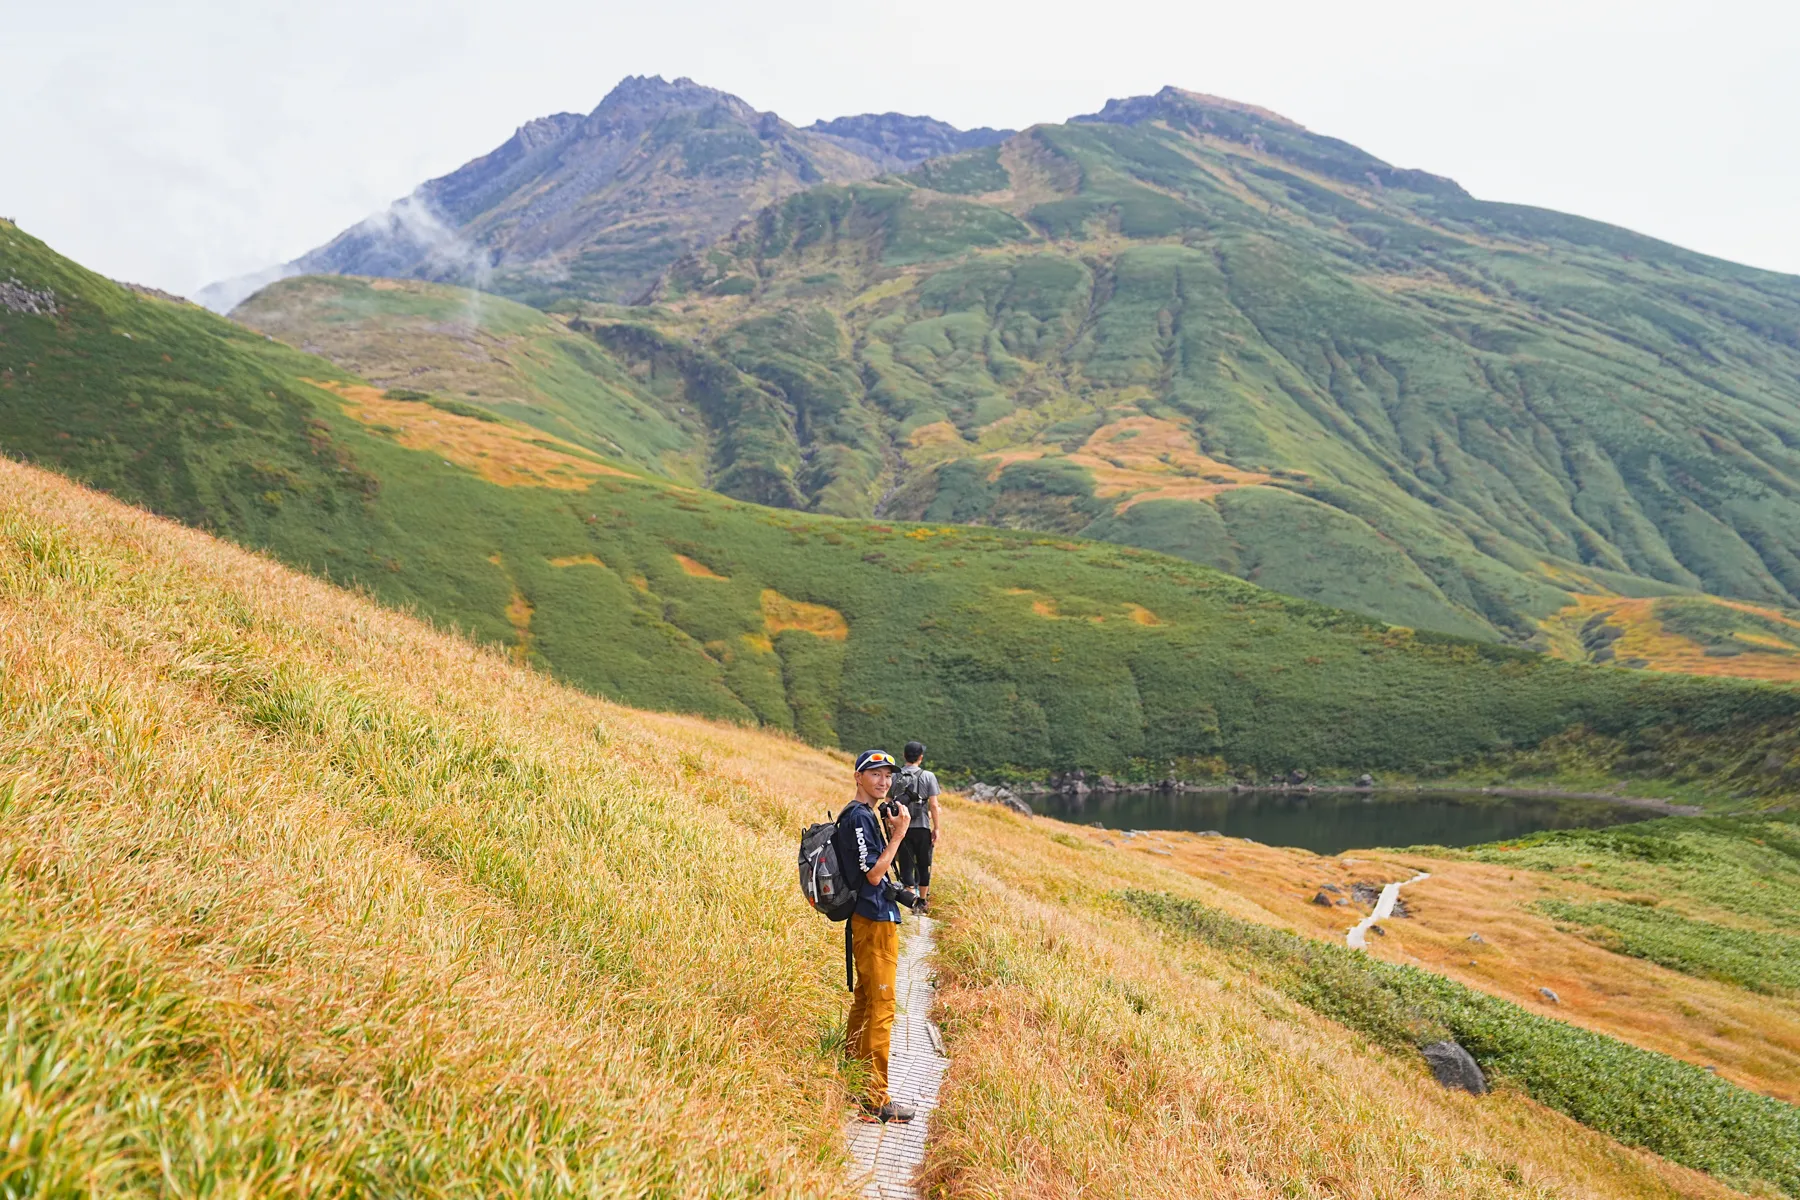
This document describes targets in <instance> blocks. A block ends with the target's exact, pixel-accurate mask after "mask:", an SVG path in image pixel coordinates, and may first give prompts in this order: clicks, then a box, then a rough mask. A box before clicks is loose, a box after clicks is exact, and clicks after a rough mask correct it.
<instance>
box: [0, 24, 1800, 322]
mask: <svg viewBox="0 0 1800 1200" xmlns="http://www.w3.org/2000/svg"><path fill="white" fill-rule="evenodd" d="M0 47H3V48H4V55H3V57H0V62H4V64H5V66H4V70H0V113H3V114H4V115H3V116H0V215H6V216H11V217H14V218H16V219H17V220H18V221H19V223H20V224H21V225H22V226H23V227H24V228H25V229H27V230H28V231H30V232H32V233H34V234H37V235H38V236H40V237H43V238H45V239H46V240H48V241H49V242H50V243H51V244H52V245H53V246H55V247H56V248H57V249H59V250H61V251H63V252H64V253H66V254H69V255H72V256H73V257H75V258H76V259H78V260H80V261H81V262H83V263H85V264H86V265H88V266H91V267H93V268H94V269H96V270H99V271H102V272H104V273H106V274H108V275H111V276H113V277H115V278H120V279H128V280H133V281H137V282H142V283H149V284H154V285H157V286H160V287H164V288H168V289H170V290H172V291H177V292H183V293H187V292H192V291H194V290H196V289H198V288H199V287H200V286H201V285H203V284H205V283H208V282H211V281H213V280H215V279H219V278H222V277H226V276H230V275H235V274H239V273H242V272H246V271H250V270H253V269H256V268H259V267H264V266H268V265H270V264H273V263H276V262H280V261H284V260H286V259H289V258H293V257H294V256H296V255H298V254H300V253H302V252H303V251H305V250H308V249H310V248H312V247H313V246H316V245H318V244H320V243H321V242H324V241H326V240H327V239H329V238H330V237H331V236H332V235H334V234H336V233H337V232H338V231H339V230H341V229H343V228H344V227H345V226H347V225H350V224H352V223H353V222H355V221H357V220H359V219H361V218H362V217H364V216H366V215H368V214H369V213H371V212H374V211H376V210H377V209H380V208H382V207H384V206H385V205H386V204H387V203H389V202H390V201H392V200H394V199H396V198H398V197H400V196H403V195H405V194H406V193H407V192H409V191H411V190H412V188H413V187H414V186H415V185H417V184H418V183H420V182H422V181H424V180H425V179H427V178H430V177H432V176H434V175H439V174H442V173H444V172H446V171H449V170H452V169H454V168H455V167H457V166H458V165H460V164H461V163H463V162H465V161H466V160H468V159H470V158H473V157H475V156H476V155H479V154H483V153H485V152H487V151H488V150H490V149H492V148H493V147H494V146H496V145H497V144H499V143H500V142H501V141H503V140H504V139H505V138H506V137H507V136H509V135H510V134H511V132H512V130H513V129H514V128H515V127H516V126H518V125H519V124H520V123H522V122H524V121H526V120H529V119H530V118H532V117H537V116H541V115H543V114H546V113H550V112H557V111H565V110H566V111H574V112H587V111H588V110H590V109H592V108H593V107H594V105H596V104H597V103H599V101H600V98H601V97H602V96H603V95H605V94H606V92H607V91H608V89H610V88H611V87H612V85H613V84H614V83H616V82H617V81H618V80H619V78H620V77H622V76H624V75H628V74H661V75H663V76H665V77H668V78H674V77H676V76H680V75H688V76H692V77H693V78H694V79H696V80H698V81H699V82H701V83H705V84H709V85H711V86H713V87H718V88H723V89H724V90H726V91H730V92H735V93H737V94H738V95H740V96H742V97H743V98H744V99H745V100H747V101H749V102H750V103H751V104H752V105H754V106H755V107H757V108H759V109H765V110H767V109H772V110H774V111H776V112H778V113H780V114H781V115H782V116H783V117H786V118H787V119H788V120H790V121H793V122H795V123H797V124H806V123H808V122H810V121H812V120H814V119H815V118H818V117H833V116H839V115H843V114H847V113H856V112H868V111H876V112H880V111H887V110H898V111H901V112H908V113H924V114H928V115H930V116H934V117H939V118H941V119H943V120H947V121H950V122H953V123H955V124H957V125H961V126H965V127H967V126H973V125H995V126H1013V127H1022V126H1025V125H1029V124H1032V123H1034V122H1039V121H1060V120H1064V119H1066V118H1068V117H1069V116H1072V115H1074V114H1076V113H1082V112H1091V111H1093V110H1095V109H1098V108H1099V107H1100V106H1101V104H1102V103H1104V102H1105V100H1106V99H1107V98H1108V97H1111V96H1127V95H1136V94H1141V93H1145V92H1152V91H1155V90H1156V89H1157V88H1159V87H1161V86H1162V85H1164V84H1175V85H1177V86H1179V87H1184V88H1189V89H1193V90H1195V91H1202V92H1211V93H1214V94H1217V95H1222V96H1228V97H1231V98H1233V99H1237V100H1243V101H1247V102H1250V103H1255V104H1261V105H1263V106H1265V107H1268V108H1272V109H1274V110H1276V111H1277V112H1280V113H1282V114H1284V115H1286V116H1289V117H1291V118H1293V119H1295V120H1297V121H1300V122H1301V123H1303V124H1305V125H1307V126H1309V127H1310V128H1312V129H1314V130H1317V131H1320V132H1323V133H1328V134H1331V135H1333V136H1336V137H1341V138H1343V139H1345V140H1346V141H1349V142H1353V143H1355V144H1356V145H1359V146H1361V147H1363V148H1364V149H1366V150H1368V151H1370V152H1371V153H1374V154H1377V155H1380V156H1381V157H1383V158H1385V159H1387V160H1389V161H1390V162H1393V163H1394V164H1396V165H1398V166H1404V167H1419V168H1423V169H1425V170H1429V171H1434V172H1437V173H1439V174H1443V175H1449V176H1451V177H1452V178H1455V179H1456V180H1458V181H1459V182H1461V183H1462V184H1463V186H1465V187H1467V188H1468V189H1469V190H1470V191H1472V192H1474V193H1475V194H1476V195H1478V196H1481V197H1484V198H1487V199H1495V200H1511V201H1518V202H1521V203H1528V204H1537V205H1543V206H1545V207H1549V208H1557V209H1562V210H1565V211H1568V212H1575V213H1580V214H1582V215H1584V216H1590V217H1596V218H1599V219H1602V220H1606V221H1612V222H1615V223H1617V224H1620V225H1625V226H1629V227H1630V228H1633V229H1636V230H1640V231H1642V232H1644V233H1649V234H1653V235H1655V236H1658V237H1662V238H1666V239H1668V240H1670V241H1673V242H1677V243H1680V244H1682V245H1684V246H1689V247H1692V248H1694V249H1697V250H1703V251H1706V252H1708V253H1711V254H1717V255H1720V256H1723V257H1725V258H1731V259H1735V260H1738V261H1740V262H1747V263H1752V264H1755V265H1757V266H1762V267H1769V268H1773V269H1777V270H1785V271H1790V272H1796V273H1800V153H1797V152H1796V137H1795V131H1794V119H1795V117H1796V116H1797V115H1800V70H1796V64H1797V63H1800V7H1797V6H1795V5H1792V4H1774V3H1766V4H1753V3H1742V2H1737V0H1714V2H1713V3H1709V4H1702V3H1700V2H1699V0H1688V2H1686V3H1679V4H1675V3H1664V2H1663V0H1637V2H1635V3H1625V2H1615V0H1585V2H1584V0H1517V2H1514V3H1484V4H1459V3H1455V2H1453V0H1442V2H1424V0H1363V2H1361V3H1352V2H1346V0H1263V2H1261V3H1256V4H1246V3H1243V2H1242V0H1232V2H1231V3H1213V2H1210V0H1200V2H1196V0H1139V2H1138V3H1128V4H1093V3H1082V4H1072V3H1067V2H1065V0H1042V2H1040V3H1035V4H1026V3H1017V2H1014V3H996V2H993V0H912V2H910V3H906V4H883V5H869V4H860V5H859V4H844V3H824V2H822V0H790V2H786V3H783V2H779V0H777V2H775V3H770V2H769V0H760V2H758V3H743V2H741V0H740V2H737V3H729V4H727V3H719V2H716V0H700V2H695V3H685V4H684V3H667V2H664V3H661V4H645V3H642V2H641V0H638V2H634V3H630V4H622V3H616V2H615V0H508V2H507V3H497V2H495V0H431V2H429V3H427V2H421V0H308V2H307V3H304V4H302V3H295V2H290V3H284V4H259V3H256V2H255V0H237V2H232V3H227V2H225V0H149V2H148V3H146V2H144V0H133V2H125V0H61V2H59V3H55V4H52V3H47V2H45V0H0Z"/></svg>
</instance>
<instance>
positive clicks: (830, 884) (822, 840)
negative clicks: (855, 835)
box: [800, 808, 856, 921]
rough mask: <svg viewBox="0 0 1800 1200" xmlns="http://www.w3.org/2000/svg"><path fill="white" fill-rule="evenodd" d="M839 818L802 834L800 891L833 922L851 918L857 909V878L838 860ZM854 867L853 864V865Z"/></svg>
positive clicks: (841, 815) (815, 826) (841, 814)
mask: <svg viewBox="0 0 1800 1200" xmlns="http://www.w3.org/2000/svg"><path fill="white" fill-rule="evenodd" d="M849 811H850V810H849V809H848V808H845V809H844V810H843V812H840V813H838V815H837V820H835V821H823V822H820V823H819V824H817V825H808V826H807V827H806V832H805V833H803V834H801V835H800V891H801V894H803V895H804V896H805V897H806V902H807V903H808V904H810V905H812V906H813V911H814V912H818V913H823V914H824V915H825V916H826V918H827V919H829V920H832V921H848V920H849V919H850V914H851V913H852V912H853V911H855V909H856V877H855V873H854V871H848V870H845V869H844V865H843V864H842V863H840V862H839V861H838V852H837V831H838V824H839V822H841V821H842V820H843V819H844V813H846V812H849ZM852 866H854V864H852Z"/></svg>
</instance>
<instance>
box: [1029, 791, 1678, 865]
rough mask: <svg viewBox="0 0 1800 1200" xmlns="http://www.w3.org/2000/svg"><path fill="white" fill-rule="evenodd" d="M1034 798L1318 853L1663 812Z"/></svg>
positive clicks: (1138, 823)
mask: <svg viewBox="0 0 1800 1200" xmlns="http://www.w3.org/2000/svg"><path fill="white" fill-rule="evenodd" d="M1030 801H1031V807H1032V808H1033V809H1034V810H1035V811H1037V812H1039V813H1042V814H1043V815H1045V816H1048V817H1056V818H1058V819H1060V820H1064V821H1072V822H1074V823H1076V824H1078V825H1105V826H1106V827H1107V828H1109V829H1191V830H1195V831H1201V830H1207V829H1214V830H1217V831H1218V832H1220V833H1222V834H1225V835H1226V836H1227V837H1241V838H1250V839H1252V840H1254V841H1258V842H1262V843H1264V844H1265V845H1270V846H1300V847H1303V848H1305V849H1307V850H1311V851H1313V852H1315V853H1318V854H1337V853H1340V852H1342V851H1344V850H1362V849H1368V848H1370V847H1374V846H1425V845H1435V846H1473V845H1477V844H1479V843H1481V842H1499V841H1505V840H1506V839H1508V838H1515V837H1521V836H1523V835H1525V834H1528V833H1536V832H1538V831H1539V830H1540V829H1575V828H1583V827H1586V828H1594V827H1598V826H1602V825H1620V824H1624V823H1626V822H1629V821H1641V820H1644V819H1645V818H1647V817H1653V816H1655V815H1656V814H1655V813H1654V812H1650V811H1648V810H1646V809H1641V808H1629V807H1627V806H1625V805H1623V804H1609V803H1607V802H1606V801H1603V800H1541V799H1522V798H1517V797H1504V796H1483V795H1480V794H1479V793H1466V792H1380V791H1377V792H1367V793H1352V792H1313V793H1310V794H1308V793H1304V792H1238V793H1235V794H1233V793H1230V792H1089V793H1088V794H1087V795H1086V796H1081V797H1076V796H1062V795H1049V796H1032V797H1030Z"/></svg>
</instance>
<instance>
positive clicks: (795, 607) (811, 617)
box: [762, 588, 850, 642]
mask: <svg viewBox="0 0 1800 1200" xmlns="http://www.w3.org/2000/svg"><path fill="white" fill-rule="evenodd" d="M762 614H763V629H764V631H765V633H766V634H767V636H769V637H773V636H774V635H775V634H778V633H780V632H781V631H782V630H784V629H797V630H799V631H800V632H801V633H810V634H813V635H814V636H815V637H822V638H825V639H826V640H827V641H833V642H841V641H843V640H845V639H846V638H848V637H849V636H850V624H849V622H847V621H845V620H844V614H843V613H841V612H839V611H838V610H837V609H835V608H828V607H826V606H825V605H823V604H809V603H807V602H806V601H804V600H795V599H792V598H790V597H788V596H784V595H782V594H781V593H780V592H778V591H776V590H775V589H773V588H764V589H763V594H762Z"/></svg>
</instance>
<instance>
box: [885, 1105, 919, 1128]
mask: <svg viewBox="0 0 1800 1200" xmlns="http://www.w3.org/2000/svg"><path fill="white" fill-rule="evenodd" d="M917 1115H918V1114H917V1113H916V1112H914V1111H913V1107H912V1105H910V1104H900V1103H897V1102H895V1101H893V1100H889V1101H888V1102H887V1103H886V1104H884V1105H882V1106H881V1108H880V1110H879V1111H878V1112H876V1114H875V1119H876V1120H877V1121H880V1122H881V1123H882V1124H883V1125H886V1124H887V1123H888V1122H890V1121H892V1122H893V1123H894V1124H896V1125H904V1124H906V1123H907V1122H908V1121H910V1120H912V1119H913V1118H914V1117H915V1116H917Z"/></svg>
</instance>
